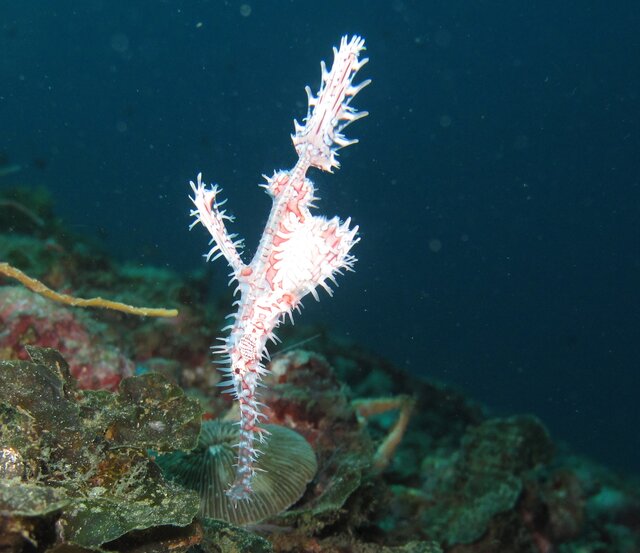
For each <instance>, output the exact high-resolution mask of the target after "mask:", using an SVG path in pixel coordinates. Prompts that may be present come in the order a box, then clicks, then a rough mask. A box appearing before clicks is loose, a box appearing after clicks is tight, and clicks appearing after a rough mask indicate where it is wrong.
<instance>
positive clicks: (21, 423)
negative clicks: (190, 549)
mask: <svg viewBox="0 0 640 553" xmlns="http://www.w3.org/2000/svg"><path fill="white" fill-rule="evenodd" d="M28 351H29V353H30V355H31V360H30V361H2V362H0V371H1V372H2V374H3V386H2V387H1V388H0V444H2V449H1V453H0V472H1V473H2V479H1V480H0V530H1V535H2V540H3V541H0V543H1V544H2V545H7V544H9V549H8V551H22V550H23V548H26V547H27V545H28V544H31V546H35V547H36V548H35V549H34V551H44V550H45V549H47V548H49V547H53V546H62V545H63V544H66V545H67V546H74V547H76V548H86V549H89V550H96V549H98V548H100V547H102V546H104V545H105V544H108V543H111V544H115V543H116V542H117V543H118V544H119V545H118V546H117V547H115V546H114V548H115V549H121V550H125V551H126V550H129V549H128V547H129V546H128V545H126V544H127V540H128V539H129V538H130V539H139V536H138V535H137V534H136V532H138V533H139V532H141V531H146V530H148V529H150V528H160V527H164V526H165V525H172V526H175V527H188V526H189V525H190V524H191V523H192V521H193V518H194V516H195V514H196V513H197V510H198V498H197V496H196V495H195V494H194V493H192V492H189V491H188V490H185V489H183V488H179V487H177V486H175V485H172V484H170V483H168V482H166V481H165V480H164V479H163V478H162V476H161V474H160V471H159V469H158V467H157V466H155V464H154V463H153V462H152V461H151V459H150V458H149V456H148V454H147V450H148V449H149V448H153V449H156V450H159V451H168V450H171V449H172V448H183V449H189V448H191V447H193V446H194V445H195V442H196V439H197V435H198V431H199V427H200V416H201V411H200V407H199V406H198V404H197V403H196V402H194V401H193V400H190V399H188V398H187V397H185V396H184V394H183V393H182V391H181V390H180V389H179V388H177V387H175V386H173V385H171V384H169V383H168V382H166V381H165V380H164V379H163V378H162V377H160V376H158V375H144V376H141V377H132V378H128V379H125V380H123V381H122V382H121V383H120V387H119V390H118V392H117V393H111V392H107V391H81V390H78V389H77V387H76V382H75V380H74V379H73V377H72V376H71V375H70V373H69V367H68V365H67V364H66V362H65V361H64V359H63V358H62V357H61V356H60V355H59V354H58V353H57V352H56V351H55V350H51V349H39V348H28ZM196 534H197V529H196V528H195V527H194V528H192V529H191V530H190V531H184V530H177V531H176V532H174V533H172V532H166V533H165V541H166V543H167V544H172V546H173V547H174V548H175V550H180V548H179V547H178V544H180V543H183V544H190V543H193V542H194V541H197V539H196V538H195V537H194V536H195V535H196ZM162 535H163V534H162V533H160V534H159V536H162ZM149 539H150V540H151V541H153V540H154V539H159V538H158V537H157V536H156V537H155V538H153V537H150V538H149ZM160 541H162V540H160ZM185 549H186V547H183V548H182V550H185ZM74 550H79V549H74ZM82 550H85V549H82ZM154 550H156V551H163V550H168V549H167V548H165V547H164V546H163V547H160V544H158V548H157V549H154Z"/></svg>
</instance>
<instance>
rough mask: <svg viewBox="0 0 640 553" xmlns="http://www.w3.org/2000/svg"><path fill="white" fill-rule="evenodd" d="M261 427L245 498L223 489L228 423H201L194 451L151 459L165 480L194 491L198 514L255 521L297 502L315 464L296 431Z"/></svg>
mask: <svg viewBox="0 0 640 553" xmlns="http://www.w3.org/2000/svg"><path fill="white" fill-rule="evenodd" d="M264 429H265V430H266V431H267V432H269V437H268V438H267V440H266V441H265V442H264V443H257V444H256V446H257V448H258V449H259V450H260V451H261V453H260V455H259V456H258V460H257V462H256V474H255V475H254V477H253V479H252V488H253V491H252V493H251V495H250V496H249V498H248V499H247V500H245V501H239V502H234V501H233V500H232V499H230V498H229V497H228V496H227V494H226V493H225V492H226V491H227V490H228V489H229V487H230V486H231V484H232V483H233V481H234V480H235V473H236V467H235V464H236V457H237V446H236V444H237V443H238V442H239V439H240V436H239V427H238V425H237V424H236V423H234V422H229V421H218V420H212V421H205V422H203V423H202V428H201V430H200V437H199V439H198V445H197V446H196V448H195V449H193V450H192V451H189V452H173V453H168V454H165V455H158V457H157V458H156V462H157V463H158V465H159V466H160V468H161V469H162V471H163V473H164V474H165V476H166V477H167V478H168V479H170V480H173V481H174V482H177V483H179V484H181V485H183V486H184V487H186V488H189V489H192V490H194V491H196V492H197V493H198V495H199V496H200V515H201V516H203V517H206V518H214V519H218V520H224V521H227V522H231V523H232V524H236V525H243V524H251V523H255V522H259V521H261V520H264V519H266V518H269V517H272V516H274V515H277V514H278V513H281V512H282V511H284V510H286V509H287V508H288V507H290V506H291V505H293V504H294V503H295V502H296V501H298V499H300V497H302V494H303V493H304V490H305V488H306V486H307V484H308V483H309V482H310V481H311V480H312V479H313V477H314V476H315V474H316V471H317V468H318V467H317V462H316V456H315V453H314V451H313V449H312V448H311V446H310V445H309V443H308V442H307V441H306V440H305V439H304V438H303V437H302V436H301V435H300V434H298V433H297V432H295V431H293V430H291V429H289V428H286V427H284V426H277V425H271V424H267V425H264Z"/></svg>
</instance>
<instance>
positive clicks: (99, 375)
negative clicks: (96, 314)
mask: <svg viewBox="0 0 640 553" xmlns="http://www.w3.org/2000/svg"><path fill="white" fill-rule="evenodd" d="M104 329H105V326H104V325H99V324H98V323H96V322H95V321H93V320H92V319H91V318H89V317H88V316H86V314H85V313H84V312H83V311H81V310H78V309H75V310H74V309H70V308H69V307H66V306H63V305H59V304H57V303H54V302H52V301H50V300H48V299H45V298H43V297H41V296H38V295H37V294H34V293H33V292H30V291H29V290H26V289H25V288H22V287H21V286H2V287H0V358H2V359H20V360H26V359H28V354H27V351H26V349H25V347H26V346H38V347H44V348H53V349H56V350H58V351H60V352H61V354H62V355H63V356H64V357H65V358H66V359H68V362H69V367H70V370H71V373H72V374H73V376H74V377H75V378H76V379H77V380H78V385H79V386H80V387H81V388H83V389H108V390H115V389H116V388H117V387H118V384H119V382H120V380H121V379H122V378H123V377H127V376H132V375H133V373H134V369H135V366H134V363H133V361H131V359H129V358H128V357H127V356H125V355H124V354H123V353H122V352H121V350H120V349H119V348H118V347H116V346H115V345H108V344H106V343H102V344H98V343H97V336H101V337H104V332H100V330H103V331H104Z"/></svg>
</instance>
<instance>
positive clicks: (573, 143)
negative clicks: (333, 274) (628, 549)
mask: <svg viewBox="0 0 640 553" xmlns="http://www.w3.org/2000/svg"><path fill="white" fill-rule="evenodd" d="M639 6H640V4H638V3H637V2H633V1H620V2H598V1H590V0H582V1H577V0H573V1H565V2H557V1H554V2H516V1H512V2H495V1H483V0H474V1H473V2H469V1H468V0H446V1H432V2H424V1H421V0H414V1H410V0H406V1H402V0H390V1H386V0H380V1H378V0H366V1H365V0H354V1H351V0H350V1H348V2H346V1H335V0H326V1H321V2H302V1H280V0H270V1H268V2H265V1H260V2H258V1H255V0H254V1H249V2H246V3H243V2H236V1H229V2H222V1H204V0H193V1H184V2H178V1H159V0H153V1H151V0H149V1H143V0H128V1H124V0H123V1H106V0H84V1H82V2H78V1H70V0H58V1H56V2H39V1H33V0H31V1H30V0H22V1H20V2H8V1H2V2H0V154H2V156H3V157H4V159H5V160H6V161H10V162H14V163H19V164H21V165H22V166H23V167H24V169H23V171H22V172H21V173H18V174H16V175H13V176H12V177H10V178H8V177H7V178H3V179H2V180H0V186H6V185H9V184H15V183H25V184H44V185H46V186H48V187H50V189H51V190H52V192H53V194H54V196H55V199H56V202H57V206H58V212H59V213H60V214H61V215H62V216H63V217H64V218H65V219H66V220H68V221H69V223H70V224H72V225H73V228H74V229H75V230H76V231H81V232H85V233H86V234H88V235H101V236H102V237H104V238H105V239H106V240H107V243H108V245H109V247H110V249H111V251H112V252H113V254H114V255H117V256H118V257H120V258H122V259H129V260H133V261H135V262H139V263H154V264H160V265H166V266H168V267H171V268H173V269H177V270H180V271H187V270H191V269H194V268H196V267H199V266H200V264H201V263H203V260H202V257H201V255H202V253H203V252H204V251H205V249H206V242H207V238H206V236H205V234H204V232H203V231H202V230H194V231H193V232H191V233H188V232H187V226H188V224H189V217H188V210H189V201H188V199H187V193H188V192H189V188H188V181H189V179H191V178H194V177H195V175H196V173H197V172H198V171H203V172H204V173H205V178H206V179H207V180H209V181H215V182H218V183H220V184H221V185H222V186H223V187H224V190H225V194H226V196H227V197H228V198H229V205H230V206H231V210H232V211H233V212H234V213H235V214H236V215H237V217H238V221H237V224H236V225H235V226H234V230H237V231H238V232H240V233H241V234H242V235H244V236H245V237H246V238H247V244H248V246H249V247H248V252H247V253H249V254H250V253H252V248H253V247H255V244H256V242H257V239H258V237H259V233H260V231H261V228H262V225H263V224H264V221H265V219H266V216H267V214H268V209H269V205H270V204H269V199H268V198H267V196H266V195H265V194H264V192H262V191H261V190H260V189H258V187H257V186H256V184H257V183H258V182H259V181H260V174H261V173H271V172H272V171H273V170H274V169H284V168H288V167H290V166H291V165H292V164H293V163H294V161H295V155H294V151H293V149H292V147H291V144H290V140H289V133H290V132H291V131H292V119H293V118H294V117H297V118H299V119H300V118H301V117H303V116H304V113H305V111H306V97H305V94H304V90H303V87H304V85H305V84H310V85H311V86H312V88H314V89H316V88H317V86H318V84H319V61H320V60H321V59H326V60H327V61H329V59H330V57H331V46H332V45H334V44H337V42H338V40H339V38H340V36H341V35H342V34H345V33H350V34H353V33H359V34H362V35H363V36H365V37H366V39H367V44H368V54H369V55H370V57H371V62H370V64H369V65H368V66H367V68H366V69H365V70H364V71H363V78H364V77H370V78H372V79H373V81H374V83H373V85H372V86H371V87H369V89H367V90H366V91H364V92H362V93H361V95H360V96H359V97H358V98H357V100H356V102H355V104H356V105H357V106H358V107H361V108H363V109H367V110H369V111H370V112H371V115H370V117H369V118H367V119H366V120H363V121H360V122H358V123H357V124H355V125H353V127H352V128H350V129H349V130H348V133H347V134H348V135H349V136H351V137H358V138H360V140H361V143H360V144H359V145H357V146H354V147H351V148H349V149H348V150H345V151H344V153H343V155H342V157H341V160H342V162H343V168H342V169H341V170H340V171H339V172H337V173H336V174H335V175H326V174H319V173H317V172H315V173H314V174H313V175H311V177H312V179H313V180H314V181H315V182H316V183H317V185H318V187H319V195H320V196H321V198H322V201H321V202H320V205H321V211H322V212H323V213H326V214H327V215H333V214H340V215H341V216H342V217H344V218H346V217H347V216H351V217H352V218H353V219H354V220H355V222H356V223H357V224H359V225H360V227H361V230H362V234H361V236H362V241H361V243H360V244H359V245H358V246H357V249H356V254H357V256H358V258H359V262H358V264H357V272H356V274H349V275H347V276H345V277H343V278H340V288H339V290H338V291H337V294H336V296H335V298H333V299H330V300H328V299H324V300H323V301H322V302H321V303H319V304H317V305H316V304H315V302H314V301H313V300H312V299H311V300H308V301H307V302H306V305H307V308H306V309H305V313H304V315H303V318H304V321H305V322H312V321H322V322H324V323H326V324H327V325H329V326H330V327H331V328H332V329H333V330H334V331H335V332H336V333H340V334H343V335H348V336H351V337H352V338H355V339H357V340H358V341H360V342H362V343H363V344H365V345H367V346H370V347H371V348H373V349H374V350H376V351H377V352H379V353H380V354H383V355H384V356H387V357H389V358H391V359H392V360H393V361H394V362H395V363H397V364H398V365H400V366H403V367H405V368H406V369H407V370H408V371H411V372H412V373H414V374H422V375H428V376H431V377H436V378H439V379H442V380H445V381H447V382H449V383H452V384H454V385H456V386H458V387H460V388H462V389H464V390H466V391H468V392H469V393H470V394H471V395H472V396H474V397H475V398H477V399H479V400H482V401H484V402H486V403H488V404H489V405H491V406H492V407H493V408H494V409H496V410H497V411H498V412H501V413H511V412H533V413H536V414H537V415H539V416H540V417H542V419H543V420H544V421H545V422H546V424H547V425H548V426H549V428H550V429H551V430H552V432H553V434H554V436H555V437H557V438H561V439H564V440H567V441H569V442H570V443H572V444H573V445H574V446H575V447H576V448H577V449H579V450H580V451H583V452H586V453H589V454H591V455H594V456H596V457H597V458H599V459H601V460H604V461H606V462H608V463H609V464H611V465H613V466H618V467H624V468H626V469H630V470H637V469H638V467H639V466H640V430H639V429H640V414H639V412H640V408H639V406H638V391H639V386H638V380H639V368H640V362H639V358H640V315H639V313H640V300H639V293H638V285H639V284H640V279H639V276H640V233H639V229H638V221H639V219H640V217H639V216H640V189H639V181H640V164H639V159H640V117H639V113H640V61H639V60H640V38H639V36H640V34H639V33H638V29H640V7H639ZM217 269H218V272H219V273H223V274H226V272H227V268H226V267H224V265H223V264H222V262H219V264H218V265H217ZM218 280H219V282H222V279H218ZM211 333H212V339H213V338H214V336H215V335H216V334H217V333H218V329H213V328H212V330H211Z"/></svg>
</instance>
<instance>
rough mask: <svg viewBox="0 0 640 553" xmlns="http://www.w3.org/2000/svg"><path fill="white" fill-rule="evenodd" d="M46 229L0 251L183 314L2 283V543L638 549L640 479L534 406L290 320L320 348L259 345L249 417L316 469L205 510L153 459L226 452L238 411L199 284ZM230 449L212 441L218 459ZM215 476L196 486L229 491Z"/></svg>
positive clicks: (225, 552) (55, 277)
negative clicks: (548, 425) (256, 509)
mask: <svg viewBox="0 0 640 553" xmlns="http://www.w3.org/2000/svg"><path fill="white" fill-rule="evenodd" d="M25 203H26V204H28V205H34V206H36V208H35V209H36V214H37V215H38V216H39V217H41V218H42V219H43V220H44V221H47V223H46V224H49V223H48V221H51V220H52V219H50V217H51V216H50V215H48V213H49V211H50V210H48V209H43V211H38V209H39V208H38V207H37V206H38V204H37V202H34V203H30V202H28V201H25ZM16 216H19V215H18V214H16ZM56 225H60V223H56V224H54V225H53V226H52V227H51V228H52V232H51V233H50V234H48V235H47V236H46V237H45V236H42V235H41V233H40V229H39V227H38V226H37V225H32V226H29V225H27V224H25V225H24V227H21V228H23V232H22V233H16V232H13V231H10V233H9V234H0V259H3V260H7V261H10V262H11V263H13V264H17V265H18V266H20V268H21V269H23V270H25V271H28V272H29V273H30V274H33V275H35V276H37V277H38V278H40V279H42V280H43V281H45V282H46V283H47V285H48V286H51V287H55V288H56V289H60V290H65V291H68V292H71V293H73V294H74V295H76V294H77V295H86V296H94V295H101V294H104V295H106V293H107V292H108V291H109V290H117V291H118V294H117V296H118V300H121V301H126V302H128V303H133V304H147V305H174V306H176V307H178V308H179V310H180V315H179V317H177V318H175V319H171V320H157V319H156V320H151V319H138V318H136V317H130V316H127V315H125V314H121V313H114V312H97V311H87V310H81V309H74V308H72V307H69V306H64V305H59V304H56V303H52V302H50V301H49V300H47V299H46V298H42V297H40V296H38V295H36V294H33V293H32V292H30V291H29V290H26V289H24V288H22V287H20V286H16V285H15V283H14V282H10V281H7V280H1V279H0V374H2V383H3V385H2V387H0V551H3V552H5V551H6V552H16V553H17V552H22V551H31V552H45V551H52V552H57V553H63V552H66V553H71V552H73V553H80V552H85V551H123V552H124V551H126V552H135V551H140V552H143V551H144V552H151V551H153V552H165V551H166V552H169V551H171V552H189V553H213V552H216V553H218V552H220V553H230V552H318V553H322V552H330V553H343V552H345V551H352V552H356V553H380V552H386V553H400V552H405V553H407V552H421V553H485V552H492V553H495V552H497V553H501V552H505V553H507V552H508V553H520V552H522V553H550V552H558V553H584V552H585V551H590V552H598V553H600V552H603V553H608V552H612V553H617V552H623V553H626V552H630V553H631V552H634V551H638V550H640V484H639V482H638V481H637V479H635V480H634V479H632V478H629V477H625V476H623V475H618V474H615V473H613V472H612V471H610V470H608V469H606V468H605V467H602V466H599V465H598V464H596V463H594V462H592V461H590V460H588V459H585V458H582V457H580V456H577V455H575V453H573V452H571V451H569V450H568V449H567V448H566V446H563V445H562V444H557V443H554V442H553V439H552V437H551V436H549V433H548V432H547V431H546V429H545V428H544V426H543V425H542V423H541V422H540V421H539V420H538V419H536V418H535V417H532V416H528V415H514V416H506V417H496V416H493V415H492V414H491V413H490V411H489V410H488V409H487V408H485V407H483V406H480V405H478V404H477V403H475V402H473V401H471V400H469V399H468V398H465V397H464V395H462V394H461V393H459V392H457V391H456V390H453V389H451V388H450V387H447V386H444V385H442V384H439V383H435V382H431V381H427V380H420V379H419V378H417V377H416V376H415V375H409V374H406V373H404V372H403V371H402V370H400V369H398V368H397V367H395V366H394V365H393V364H392V363H390V362H387V361H384V360H381V359H380V358H379V357H376V356H374V355H372V354H370V353H368V352H366V351H363V350H361V349H359V348H358V347H357V345H355V344H352V343H348V342H346V341H345V340H344V339H336V338H333V337H331V336H330V335H329V334H328V333H327V332H320V333H318V329H314V328H304V327H300V326H297V327H296V328H295V330H289V331H288V332H286V333H285V334H284V335H285V339H286V340H287V341H289V340H291V341H296V340H298V339H302V338H305V337H307V336H310V335H314V336H317V335H318V334H320V335H319V336H317V337H316V338H315V339H314V340H313V341H311V342H307V343H306V344H305V345H306V347H312V348H313V349H314V350H316V351H315V352H312V351H307V350H300V349H296V350H291V351H287V352H283V353H279V354H275V355H274V356H273V359H272V361H271V363H270V364H269V367H268V368H269V369H270V374H268V375H266V376H265V384H267V387H266V388H265V390H264V398H263V401H264V403H265V404H266V405H267V406H268V407H265V408H264V410H263V411H264V414H265V417H266V420H265V424H267V425H278V427H281V428H285V429H286V430H285V432H287V433H288V435H289V436H296V439H298V440H303V441H304V443H305V444H306V447H307V448H308V449H307V451H312V453H313V456H314V458H315V461H316V463H317V471H315V473H314V474H311V473H310V474H309V475H308V476H306V477H305V478H304V483H303V484H298V488H297V489H296V493H295V494H293V495H291V496H289V497H288V498H285V501H284V502H283V503H282V504H281V505H280V506H279V507H277V509H276V510H280V509H284V508H285V507H286V506H287V505H289V503H291V502H292V501H295V503H294V504H293V505H291V506H289V507H288V508H286V509H285V510H283V511H282V512H277V513H274V512H273V511H271V512H269V513H265V515H264V517H263V516H262V515H256V516H252V517H251V522H250V523H249V524H245V522H247V521H240V520H235V521H234V522H229V521H228V520H226V521H225V520H217V519H214V518H211V513H208V512H205V511H204V509H203V508H202V505H201V497H200V496H199V495H198V493H196V492H195V491H194V490H193V489H192V488H196V489H198V486H199V484H198V482H202V481H204V479H203V480H198V481H191V485H183V484H181V483H180V482H179V480H178V479H175V480H171V479H169V478H167V477H165V475H164V474H163V472H162V469H161V467H160V465H162V459H163V457H164V456H165V455H169V456H175V457H174V458H175V459H187V458H189V456H193V455H205V454H207V455H213V454H218V453H220V451H219V450H215V448H216V446H215V444H214V443H213V442H207V441H206V439H207V436H208V434H207V432H208V431H207V428H211V427H212V426H213V425H218V426H221V427H224V428H229V427H230V426H229V422H228V421H230V420H233V419H234V417H237V412H236V411H235V410H234V407H233V402H232V401H231V398H229V396H228V395H226V394H222V393H220V390H219V388H218V386H217V384H218V383H219V376H218V374H217V373H216V371H212V370H211V367H210V364H209V361H208V360H207V359H206V349H207V344H208V340H209V337H208V334H209V332H208V328H209V327H210V326H211V325H212V324H214V325H215V324H218V325H222V320H223V317H222V312H221V311H220V310H219V309H218V308H217V307H216V306H214V305H213V304H212V303H211V302H206V301H204V295H205V292H206V287H205V284H204V282H205V279H204V278H203V277H202V275H190V276H180V275H176V274H174V273H171V272H170V271H166V270H157V269H153V268H147V267H132V266H130V265H121V264H118V263H116V262H114V261H113V260H111V259H110V258H109V257H108V256H106V255H105V254H102V253H100V249H99V248H95V247H91V248H90V247H89V246H88V244H87V243H86V242H83V241H82V240H78V241H74V242H73V243H70V242H68V241H67V240H66V239H65V238H64V237H65V236H67V235H68V232H66V231H62V230H61V231H60V233H58V231H57V230H56V229H57V228H60V229H61V228H62V227H60V226H56ZM48 348H55V349H56V350H58V351H59V352H60V353H58V352H56V351H53V350H52V349H48ZM318 352H321V353H318ZM96 388H99V389H96ZM391 407H393V408H394V409H390V408H391ZM403 413H404V415H403ZM407 421H408V424H406V425H405V423H406V422H407ZM400 423H401V424H400ZM398 425H400V426H398ZM201 427H203V428H204V429H205V430H204V431H203V432H201ZM269 428H270V427H269ZM278 432H279V431H278ZM225 436H227V435H226V434H225ZM227 437H228V436H227ZM390 437H391V438H390ZM397 437H401V439H399V440H397V439H396V438H397ZM274 438H275V437H274ZM198 440H200V442H199V443H200V445H199V446H198ZM231 442H233V440H231ZM274 444H275V445H276V446H277V445H278V441H277V440H275V439H274ZM390 444H391V445H390ZM211 446H214V450H215V451H214V450H211V451H210V450H208V449H207V448H208V447H211ZM391 446H392V447H391ZM233 448H234V444H233V443H230V442H228V441H227V442H225V443H223V444H222V448H221V449H224V451H223V452H222V454H221V456H222V457H224V458H225V459H226V462H227V463H228V462H229V459H230V458H231V457H232V455H231V453H235V452H233V451H231V452H230V450H233ZM290 451H293V450H290ZM380 452H383V453H380ZM299 455H301V454H300V453H295V452H293V453H291V454H290V455H289V458H288V459H287V461H288V462H289V464H288V465H287V467H288V468H286V469H285V470H286V471H288V472H290V473H294V472H295V471H296V470H298V468H299V467H300V461H299ZM269 456H270V454H269V452H265V458H266V459H268V458H269ZM166 458H169V457H166ZM156 459H157V460H158V462H157V463H156ZM381 459H382V461H383V462H382V466H381V461H380V460H381ZM165 468H166V467H165ZM258 468H260V465H259V464H258ZM269 472H270V473H277V472H278V470H273V469H272V470H270V471H269ZM312 472H313V471H312ZM309 478H311V480H310V482H308V484H306V481H307V480H308V479H309ZM272 485H273V484H272ZM224 486H225V485H223V484H212V486H211V488H210V494H211V495H212V496H213V497H214V498H217V499H221V498H226V496H225V495H224V491H225V490H224V489H222V488H224ZM275 486H276V487H277V486H278V484H277V482H276V484H275ZM218 488H220V489H218ZM298 497H299V499H297V501H296V498H298ZM216 516H217V515H216ZM220 518H223V517H222V516H220ZM247 520H248V519H247Z"/></svg>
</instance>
